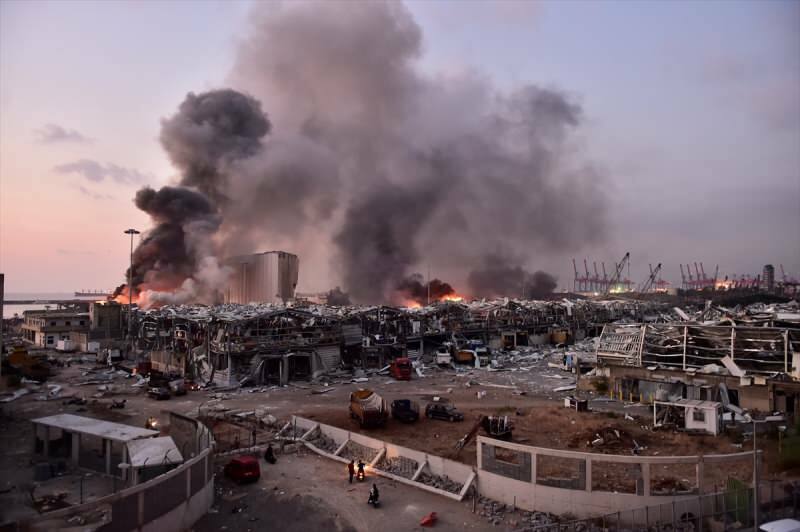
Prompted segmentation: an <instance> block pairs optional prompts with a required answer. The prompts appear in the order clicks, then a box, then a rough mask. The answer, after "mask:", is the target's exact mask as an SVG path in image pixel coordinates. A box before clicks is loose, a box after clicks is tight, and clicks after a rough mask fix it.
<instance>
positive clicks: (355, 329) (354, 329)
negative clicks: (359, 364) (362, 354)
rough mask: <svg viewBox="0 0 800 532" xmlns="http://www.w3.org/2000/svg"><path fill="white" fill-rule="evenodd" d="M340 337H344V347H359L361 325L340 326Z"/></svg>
mask: <svg viewBox="0 0 800 532" xmlns="http://www.w3.org/2000/svg"><path fill="white" fill-rule="evenodd" d="M342 336H343V337H344V345H360V344H361V325H360V324H355V325H353V324H351V325H342Z"/></svg>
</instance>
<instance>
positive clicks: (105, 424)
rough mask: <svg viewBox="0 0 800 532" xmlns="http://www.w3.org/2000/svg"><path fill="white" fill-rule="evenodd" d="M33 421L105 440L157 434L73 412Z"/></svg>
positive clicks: (156, 433) (123, 440)
mask: <svg viewBox="0 0 800 532" xmlns="http://www.w3.org/2000/svg"><path fill="white" fill-rule="evenodd" d="M33 422H34V423H37V424H39V425H45V426H48V427H54V428H57V429H61V430H68V431H70V432H77V433H80V434H88V435H90V436H97V437H99V438H104V439H106V440H113V441H118V442H123V443H124V442H128V441H131V440H136V439H139V438H149V437H152V436H158V434H159V432H158V431H157V430H149V429H142V428H139V427H134V426H132V425H123V424H122V423H114V422H112V421H103V420H102V419H95V418H92V417H84V416H76V415H74V414H56V415H55V416H47V417H40V418H37V419H34V420H33Z"/></svg>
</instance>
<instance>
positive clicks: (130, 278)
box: [125, 229, 140, 353]
mask: <svg viewBox="0 0 800 532" xmlns="http://www.w3.org/2000/svg"><path fill="white" fill-rule="evenodd" d="M139 233H140V231H137V230H136V229H127V230H126V231H125V234H126V235H131V255H130V259H131V262H130V267H129V268H128V340H129V341H130V343H131V345H130V349H131V353H133V235H138V234H139Z"/></svg>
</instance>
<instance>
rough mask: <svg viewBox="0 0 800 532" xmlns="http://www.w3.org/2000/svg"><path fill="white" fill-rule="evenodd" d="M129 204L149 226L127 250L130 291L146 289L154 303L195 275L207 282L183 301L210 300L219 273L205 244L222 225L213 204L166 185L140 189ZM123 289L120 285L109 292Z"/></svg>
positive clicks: (118, 291) (185, 190) (195, 194)
mask: <svg viewBox="0 0 800 532" xmlns="http://www.w3.org/2000/svg"><path fill="white" fill-rule="evenodd" d="M134 202H135V204H136V206H137V207H138V208H139V209H141V210H142V211H144V212H146V213H147V214H149V215H150V217H151V219H152V220H153V222H154V224H155V225H154V227H153V228H152V229H151V230H150V231H148V232H147V234H146V235H145V237H144V238H143V239H142V241H141V242H140V243H139V245H138V246H137V247H136V250H135V251H134V253H133V270H132V272H131V279H132V284H133V286H134V287H136V291H137V292H140V293H144V292H148V294H149V295H151V296H152V297H151V299H152V300H153V301H155V300H158V299H159V298H160V297H161V296H160V292H171V291H172V290H173V289H175V288H176V287H178V286H181V285H182V284H183V283H184V282H185V281H186V280H187V279H191V278H193V277H200V278H205V279H206V280H207V281H209V282H210V283H209V284H203V285H202V286H195V287H194V290H193V292H192V294H184V299H185V300H187V301H188V300H191V299H208V298H210V297H211V296H212V294H210V293H209V291H211V290H213V288H212V287H214V286H215V285H214V284H211V283H217V282H218V281H219V279H218V277H219V276H220V275H224V272H222V271H220V267H219V266H218V264H217V260H216V256H215V250H214V248H213V246H212V243H211V238H212V237H213V235H214V233H215V232H216V231H217V230H218V229H219V227H220V224H221V223H222V220H221V218H220V216H219V215H218V214H217V210H216V208H215V207H214V205H213V204H212V203H211V202H210V201H209V200H208V198H206V197H205V196H204V195H203V194H200V193H198V192H195V191H193V190H190V189H188V188H184V187H169V186H167V187H163V188H161V189H160V190H158V191H156V190H153V189H152V188H150V187H145V188H143V189H141V190H139V191H138V192H137V193H136V199H135V200H134ZM211 277H215V278H214V279H211ZM125 291H127V289H126V287H125V286H124V285H123V286H122V287H120V288H118V289H117V293H115V295H119V294H120V293H123V292H125Z"/></svg>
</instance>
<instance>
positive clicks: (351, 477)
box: [347, 460, 356, 484]
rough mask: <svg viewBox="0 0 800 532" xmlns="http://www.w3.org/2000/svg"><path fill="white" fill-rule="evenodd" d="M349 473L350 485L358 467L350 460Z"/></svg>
mask: <svg viewBox="0 0 800 532" xmlns="http://www.w3.org/2000/svg"><path fill="white" fill-rule="evenodd" d="M347 472H348V473H350V484H352V483H353V475H355V474H356V465H355V462H353V461H352V460H350V463H349V464H347Z"/></svg>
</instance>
